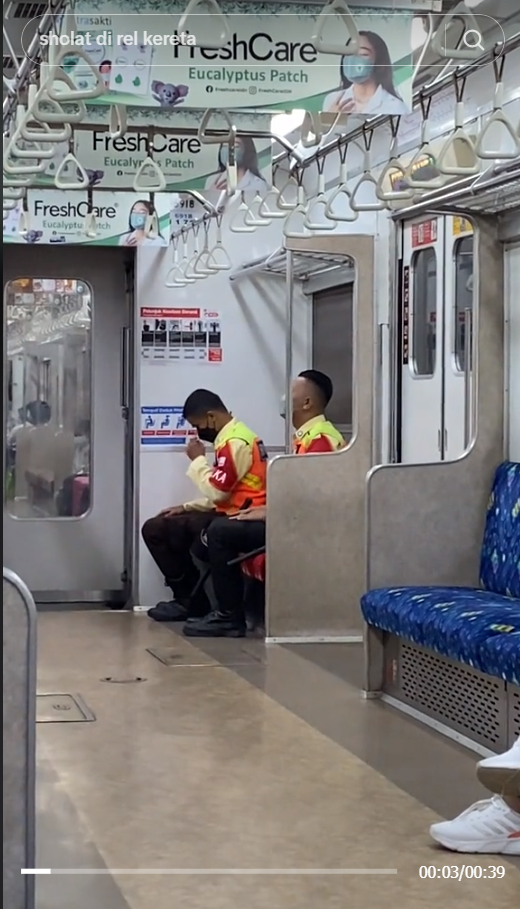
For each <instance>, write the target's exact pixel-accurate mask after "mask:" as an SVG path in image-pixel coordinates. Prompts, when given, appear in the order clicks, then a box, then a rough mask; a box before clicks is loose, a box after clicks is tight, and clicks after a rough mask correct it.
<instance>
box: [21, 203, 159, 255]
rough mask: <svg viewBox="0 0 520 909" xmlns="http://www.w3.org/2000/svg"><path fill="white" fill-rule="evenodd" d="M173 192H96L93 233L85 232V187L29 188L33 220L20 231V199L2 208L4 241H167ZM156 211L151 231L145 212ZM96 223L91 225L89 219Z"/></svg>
mask: <svg viewBox="0 0 520 909" xmlns="http://www.w3.org/2000/svg"><path fill="white" fill-rule="evenodd" d="M170 205H171V197H170V196H167V195H156V196H155V197H154V199H153V202H152V201H151V200H150V197H149V196H148V195H146V194H144V195H143V196H142V198H141V197H139V196H138V195H134V194H132V193H104V192H96V193H94V195H93V212H94V214H95V219H96V224H95V235H94V236H90V235H89V234H90V233H94V231H89V233H87V216H88V214H89V203H88V199H87V193H86V192H70V191H68V192H60V191H59V190H56V191H55V192H53V191H52V190H43V191H41V190H40V191H38V190H37V189H34V190H29V191H28V192H27V214H28V216H29V224H28V228H27V230H24V232H23V234H21V233H20V215H21V203H20V205H19V206H18V207H17V208H15V209H13V210H12V211H10V212H4V243H28V244H31V245H32V244H35V243H40V244H47V243H49V244H61V245H66V244H74V245H78V244H90V245H92V246H129V247H135V246H154V247H161V246H167V245H168V240H169V235H170ZM154 212H155V213H156V214H157V219H158V224H159V231H158V233H157V235H154V236H148V232H147V230H146V228H147V217H148V215H151V214H153V213H154ZM90 227H92V225H90Z"/></svg>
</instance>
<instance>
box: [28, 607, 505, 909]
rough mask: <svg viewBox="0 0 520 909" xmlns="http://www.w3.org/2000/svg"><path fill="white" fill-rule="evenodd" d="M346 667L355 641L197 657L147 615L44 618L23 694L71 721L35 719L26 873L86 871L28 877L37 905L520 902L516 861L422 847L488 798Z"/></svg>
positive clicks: (244, 647)
mask: <svg viewBox="0 0 520 909" xmlns="http://www.w3.org/2000/svg"><path fill="white" fill-rule="evenodd" d="M361 671H362V654H361V648H360V646H359V645H352V644H351V645H339V644H338V645H335V644H323V645H317V646H314V645H301V646H297V647H293V646H291V647H281V646H274V645H271V646H267V647H266V646H265V645H264V644H263V642H262V641H259V640H251V641H250V640H247V639H246V640H244V641H240V640H238V641H237V640H223V641H222V640H221V641H197V644H196V646H194V645H193V644H192V643H190V642H188V641H187V640H186V639H184V638H182V636H180V635H179V634H177V633H175V631H174V630H172V629H171V628H167V627H165V626H160V625H156V624H154V623H153V622H151V621H150V620H149V619H148V618H147V617H146V616H144V615H134V614H128V613H111V612H86V611H85V612H71V613H63V612H45V613H42V614H40V617H39V682H38V690H39V693H40V694H52V695H54V696H55V697H54V698H51V699H49V700H50V702H55V705H56V704H57V705H58V707H59V706H60V704H61V706H62V707H63V698H64V696H65V695H66V694H69V695H72V696H73V697H74V698H76V699H77V704H79V705H80V706H82V707H83V708H84V710H83V713H84V715H85V716H86V717H87V721H83V722H70V721H69V718H72V717H73V712H71V713H70V715H69V714H68V715H67V717H65V714H66V713H67V709H66V706H67V705H65V707H64V709H63V710H62V711H61V712H62V716H59V715H57V716H56V718H55V719H57V720H58V721H57V722H52V721H47V722H43V721H42V722H40V723H39V724H38V793H37V795H38V798H37V801H38V807H37V843H38V859H37V864H38V866H39V867H41V868H52V869H68V870H69V871H70V870H73V869H91V872H92V871H94V872H96V873H90V874H79V875H78V874H65V875H64V874H61V875H60V874H57V875H54V874H51V875H45V876H38V877H37V878H36V885H37V903H36V905H37V909H92V907H93V906H96V907H99V909H172V907H173V906H179V907H181V906H182V907H186V909H207V907H211V909H244V907H247V909H266V907H269V909H315V907H317V906H323V907H327V909H336V907H337V909H380V907H381V906H382V905H385V906H391V907H399V909H429V907H432V909H433V907H435V909H438V907H447V906H450V907H451V906H453V907H455V906H456V907H457V909H488V907H490V906H493V907H495V909H514V907H517V906H518V894H519V892H520V863H519V861H517V860H516V859H515V860H509V861H506V860H504V859H503V858H501V857H500V856H491V857H490V856H468V855H458V854H452V853H448V852H444V851H442V850H440V849H439V848H437V847H435V846H434V845H433V844H432V843H431V841H430V840H429V837H428V828H429V825H430V824H431V823H432V822H434V821H435V820H438V819H439V816H441V817H450V816H453V815H454V814H455V813H458V812H459V811H461V810H462V809H463V808H465V807H467V806H468V805H469V804H470V803H471V802H472V801H475V800H476V799H477V798H479V797H482V796H483V795H484V793H483V791H482V790H481V789H480V787H479V784H478V783H477V781H476V779H475V774H474V766H475V760H476V757H475V755H474V754H471V753H469V752H468V751H466V750H465V749H463V748H462V747H460V746H459V745H457V744H455V743H453V742H451V741H449V740H447V739H444V738H443V737H441V736H439V735H438V734H437V733H435V732H433V731H431V730H429V729H427V728H426V727H423V726H421V725H419V724H417V723H416V722H414V721H413V720H412V719H409V718H408V717H405V716H404V715H401V714H399V713H397V712H395V711H394V710H392V709H391V708H389V707H386V706H385V705H383V704H381V703H379V702H373V701H372V702H370V701H365V700H363V699H362V697H361V695H360V676H361ZM109 680H110V681H109ZM40 700H41V698H40ZM51 707H52V704H51ZM89 711H91V714H90V713H89ZM51 712H52V711H51ZM55 712H56V714H59V713H60V710H59V709H56V711H55ZM92 715H93V716H94V717H95V719H92ZM51 719H52V716H51ZM88 720H90V721H88ZM496 865H502V866H505V868H506V873H505V875H504V877H503V878H502V879H498V878H495V879H490V878H489V877H488V878H487V879H483V878H480V879H479V878H475V877H473V878H471V877H469V876H468V872H462V873H461V880H458V879H454V878H444V877H442V869H443V868H448V867H449V866H457V867H458V868H459V869H460V868H462V867H463V866H464V867H465V868H466V869H467V868H473V867H475V866H480V867H483V868H484V869H487V868H489V867H490V866H496ZM423 866H435V868H436V869H438V870H439V876H438V877H436V878H435V879H432V878H424V877H421V871H420V869H421V867H423ZM132 869H133V870H139V869H141V870H145V871H146V870H147V869H149V870H153V869H156V870H162V871H163V872H164V871H165V870H169V871H170V873H169V874H165V873H161V874H159V873H155V874H151V873H149V874H144V873H134V874H129V873H125V871H129V870H132ZM225 869H228V870H229V871H232V870H235V872H237V871H238V872H239V873H223V871H225ZM248 869H253V870H255V872H256V873H255V874H251V873H240V872H241V871H242V872H244V871H246V872H247V870H248ZM277 869H278V871H279V873H273V871H276V870H277ZM327 869H371V870H373V871H374V873H373V874H367V873H365V874H350V875H346V874H330V873H328V874H327V873H324V871H326V870H327ZM281 870H285V871H286V872H287V871H292V872H293V873H285V874H283V873H280V871H281ZM179 871H188V873H184V874H182V873H179ZM212 871H213V873H211V872H212ZM320 871H321V873H320ZM172 872H174V873H172ZM217 872H219V873H217ZM261 872H263V873H261ZM269 872H271V873H269ZM304 872H305V873H304ZM376 872H379V873H376ZM383 872H384V873H383ZM387 872H388V873H387ZM469 873H472V872H469ZM423 874H424V872H423Z"/></svg>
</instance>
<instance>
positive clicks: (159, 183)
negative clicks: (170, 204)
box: [133, 155, 166, 193]
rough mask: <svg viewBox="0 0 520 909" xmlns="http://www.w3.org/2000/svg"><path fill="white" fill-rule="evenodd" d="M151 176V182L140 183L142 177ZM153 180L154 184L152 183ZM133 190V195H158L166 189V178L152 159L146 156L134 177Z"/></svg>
mask: <svg viewBox="0 0 520 909" xmlns="http://www.w3.org/2000/svg"><path fill="white" fill-rule="evenodd" d="M150 171H151V175H150ZM147 173H148V175H149V177H150V176H151V181H150V182H148V183H146V182H143V183H141V182H140V181H141V180H142V179H143V177H144V175H145V174H147ZM154 180H155V182H154ZM133 188H134V192H135V193H160V192H162V191H163V190H164V189H166V178H165V176H164V174H163V172H162V170H161V168H160V167H159V165H158V164H156V163H155V161H154V159H153V158H151V157H150V155H147V156H146V158H145V159H144V161H143V162H142V164H141V165H140V166H139V168H138V170H137V173H136V175H135V177H134V182H133Z"/></svg>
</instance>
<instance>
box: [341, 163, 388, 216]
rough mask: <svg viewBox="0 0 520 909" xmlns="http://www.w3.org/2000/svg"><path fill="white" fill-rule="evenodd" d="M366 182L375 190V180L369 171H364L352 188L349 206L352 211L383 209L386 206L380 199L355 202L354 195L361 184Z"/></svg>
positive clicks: (363, 184)
mask: <svg viewBox="0 0 520 909" xmlns="http://www.w3.org/2000/svg"><path fill="white" fill-rule="evenodd" d="M367 183H369V184H370V185H371V186H373V187H374V189H375V190H377V180H376V178H375V177H374V176H373V175H372V174H371V173H370V171H365V172H364V173H363V174H362V175H361V177H360V178H359V180H358V181H357V183H356V185H355V187H354V189H353V190H352V194H351V196H350V207H351V209H352V211H383V209H384V208H386V205H385V203H384V202H383V201H382V200H381V199H378V200H377V202H357V201H356V196H357V194H358V193H359V190H360V189H361V187H362V186H365V184H367Z"/></svg>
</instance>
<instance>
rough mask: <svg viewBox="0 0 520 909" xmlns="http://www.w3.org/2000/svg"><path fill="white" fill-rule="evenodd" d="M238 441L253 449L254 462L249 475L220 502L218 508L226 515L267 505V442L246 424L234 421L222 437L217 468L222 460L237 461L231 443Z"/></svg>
mask: <svg viewBox="0 0 520 909" xmlns="http://www.w3.org/2000/svg"><path fill="white" fill-rule="evenodd" d="M234 439H237V440H240V441H242V442H245V443H246V445H248V446H249V447H250V449H251V455H252V463H251V467H250V468H249V470H248V472H247V473H246V474H245V476H243V477H241V478H239V479H238V480H237V482H236V483H235V485H234V487H233V489H232V491H231V493H230V495H229V498H228V499H226V501H224V502H218V504H217V506H216V509H217V511H218V512H221V513H223V514H235V513H236V512H237V511H240V510H241V509H242V508H245V507H248V508H257V507H258V506H259V505H265V503H266V480H267V460H268V459H267V452H266V450H265V447H264V443H263V442H262V441H261V440H260V439H259V438H258V436H256V435H255V433H254V432H253V431H252V430H251V429H249V428H248V427H247V426H246V425H245V424H244V423H240V422H239V421H233V422H232V423H230V424H229V429H228V427H224V429H223V430H222V431H221V432H220V434H219V440H218V448H215V467H216V468H217V469H218V465H219V460H220V459H222V458H226V457H229V458H231V459H232V458H233V454H232V446H230V444H229V443H230V442H232V441H233V440H234Z"/></svg>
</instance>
